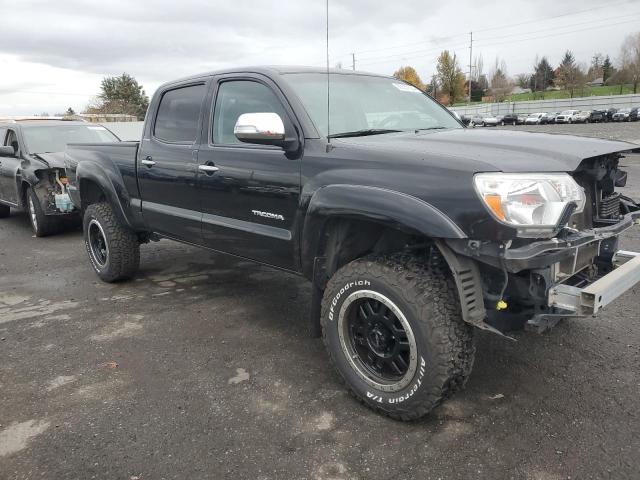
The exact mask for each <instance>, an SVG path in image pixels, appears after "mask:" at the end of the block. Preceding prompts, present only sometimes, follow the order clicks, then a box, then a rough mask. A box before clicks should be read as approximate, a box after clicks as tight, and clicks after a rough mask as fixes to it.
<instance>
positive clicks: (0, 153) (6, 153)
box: [0, 146, 16, 157]
mask: <svg viewBox="0 0 640 480" xmlns="http://www.w3.org/2000/svg"><path fill="white" fill-rule="evenodd" d="M15 156H16V151H15V149H14V148H13V147H11V146H8V147H0V157H15Z"/></svg>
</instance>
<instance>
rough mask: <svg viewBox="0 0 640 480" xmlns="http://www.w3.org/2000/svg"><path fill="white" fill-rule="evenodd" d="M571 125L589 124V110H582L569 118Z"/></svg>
mask: <svg viewBox="0 0 640 480" xmlns="http://www.w3.org/2000/svg"><path fill="white" fill-rule="evenodd" d="M570 120H571V123H590V122H591V110H582V111H580V112H578V113H576V114H574V115H572V116H571V119H570Z"/></svg>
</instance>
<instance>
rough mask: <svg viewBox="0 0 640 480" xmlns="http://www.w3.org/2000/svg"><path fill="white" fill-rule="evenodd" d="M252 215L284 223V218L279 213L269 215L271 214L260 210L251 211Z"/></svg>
mask: <svg viewBox="0 0 640 480" xmlns="http://www.w3.org/2000/svg"><path fill="white" fill-rule="evenodd" d="M251 211H252V212H253V214H254V215H257V216H259V217H264V218H273V219H274V220H282V221H284V217H283V216H282V215H280V214H279V213H271V212H261V211H260V210H251Z"/></svg>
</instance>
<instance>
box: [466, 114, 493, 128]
mask: <svg viewBox="0 0 640 480" xmlns="http://www.w3.org/2000/svg"><path fill="white" fill-rule="evenodd" d="M469 125H470V126H472V127H495V126H497V125H498V119H497V118H496V117H494V116H492V115H479V114H478V115H474V116H473V117H472V118H471V122H470V123H469Z"/></svg>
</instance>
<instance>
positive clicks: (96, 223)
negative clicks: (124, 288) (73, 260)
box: [83, 202, 140, 283]
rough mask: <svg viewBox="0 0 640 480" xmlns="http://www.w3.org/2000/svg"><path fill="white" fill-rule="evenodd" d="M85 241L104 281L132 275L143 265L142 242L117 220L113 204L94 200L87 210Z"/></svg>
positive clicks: (84, 227)
mask: <svg viewBox="0 0 640 480" xmlns="http://www.w3.org/2000/svg"><path fill="white" fill-rule="evenodd" d="M83 232H84V243H85V247H86V248H87V254H88V255H89V260H90V261H91V265H92V266H93V269H94V270H95V272H96V273H97V274H98V276H99V277H100V278H101V279H102V280H104V281H105V282H109V283H111V282H117V281H119V280H125V279H128V278H131V277H132V276H133V275H134V274H135V273H136V271H137V270H138V266H139V265H140V242H139V241H138V238H137V237H136V235H135V233H134V232H133V231H132V230H131V229H129V228H128V227H127V226H126V225H123V224H122V223H121V222H119V221H118V218H117V217H116V215H115V213H114V211H113V209H112V208H111V205H109V204H108V203H104V202H102V203H94V204H93V205H90V206H89V207H88V208H87V210H86V211H85V214H84V220H83Z"/></svg>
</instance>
